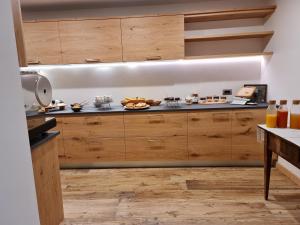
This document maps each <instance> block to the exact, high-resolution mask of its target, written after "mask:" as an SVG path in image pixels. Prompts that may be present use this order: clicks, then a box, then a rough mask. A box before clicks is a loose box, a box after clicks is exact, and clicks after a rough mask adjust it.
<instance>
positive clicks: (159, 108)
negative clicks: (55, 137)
mask: <svg viewBox="0 0 300 225" xmlns="http://www.w3.org/2000/svg"><path fill="white" fill-rule="evenodd" d="M267 107H268V105H267V104H258V105H231V104H212V105H197V104H196V105H186V104H181V105H180V106H179V107H167V106H166V105H160V106H152V107H150V108H149V109H144V110H126V109H124V108H123V107H122V106H116V105H113V106H112V107H111V108H110V109H98V108H95V107H93V106H86V107H84V108H83V109H82V111H80V112H73V111H72V110H71V108H67V109H66V110H62V111H53V112H48V113H46V115H48V116H55V115H81V114H107V113H137V112H138V113H143V112H178V111H179V112H180V111H198V110H225V109H229V110H230V109H264V108H267Z"/></svg>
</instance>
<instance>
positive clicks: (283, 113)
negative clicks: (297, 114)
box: [277, 100, 289, 128]
mask: <svg viewBox="0 0 300 225" xmlns="http://www.w3.org/2000/svg"><path fill="white" fill-rule="evenodd" d="M288 117H289V110H288V108H287V100H280V106H279V108H278V111H277V127H278V128H287V125H288Z"/></svg>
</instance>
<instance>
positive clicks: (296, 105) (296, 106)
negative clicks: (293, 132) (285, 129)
mask: <svg viewBox="0 0 300 225" xmlns="http://www.w3.org/2000/svg"><path fill="white" fill-rule="evenodd" d="M290 128H291V129H300V100H294V101H293V105H292V107H291V115H290Z"/></svg>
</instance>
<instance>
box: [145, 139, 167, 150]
mask: <svg viewBox="0 0 300 225" xmlns="http://www.w3.org/2000/svg"><path fill="white" fill-rule="evenodd" d="M148 144H149V148H150V149H154V150H160V149H164V148H165V146H164V143H163V140H161V139H157V140H154V139H148Z"/></svg>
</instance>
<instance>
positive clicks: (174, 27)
mask: <svg viewBox="0 0 300 225" xmlns="http://www.w3.org/2000/svg"><path fill="white" fill-rule="evenodd" d="M121 24H122V44H123V61H144V60H159V59H182V58H184V19H183V16H182V15H175V16H156V17H139V18H126V19H122V20H121Z"/></svg>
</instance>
